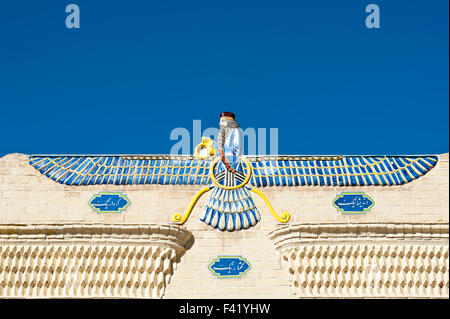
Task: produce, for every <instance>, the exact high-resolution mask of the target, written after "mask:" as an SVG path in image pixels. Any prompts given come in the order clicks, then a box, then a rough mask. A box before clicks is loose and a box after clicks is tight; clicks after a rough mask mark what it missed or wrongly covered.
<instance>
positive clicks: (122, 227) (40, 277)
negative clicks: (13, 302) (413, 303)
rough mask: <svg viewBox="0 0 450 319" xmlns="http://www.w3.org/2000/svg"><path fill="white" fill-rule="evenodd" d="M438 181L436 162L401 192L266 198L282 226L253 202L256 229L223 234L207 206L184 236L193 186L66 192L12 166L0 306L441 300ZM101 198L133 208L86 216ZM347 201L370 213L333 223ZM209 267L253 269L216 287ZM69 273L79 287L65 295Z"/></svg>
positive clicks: (1, 191)
mask: <svg viewBox="0 0 450 319" xmlns="http://www.w3.org/2000/svg"><path fill="white" fill-rule="evenodd" d="M448 172H449V161H448V154H443V155H440V156H439V161H438V163H437V165H436V167H434V168H433V169H432V170H431V171H430V172H428V173H427V174H426V175H425V176H422V177H420V178H419V179H416V180H414V181H412V182H410V183H407V184H405V185H402V186H364V187H329V186H302V187H270V188H265V189H264V193H265V194H266V195H267V197H268V198H269V199H270V201H271V203H272V205H273V207H274V208H275V210H276V211H277V212H278V211H279V212H281V211H288V212H289V213H290V214H291V220H290V221H289V224H288V225H284V224H283V225H282V224H279V223H278V222H277V221H276V220H275V219H274V218H273V217H272V215H271V214H270V212H269V210H268V209H267V207H266V205H265V203H264V202H263V200H262V199H260V198H255V203H256V206H257V207H258V208H259V210H260V212H261V215H262V220H261V222H259V223H258V224H257V225H256V226H255V227H253V228H251V229H248V230H242V231H235V232H221V231H218V230H215V229H212V228H211V227H209V226H207V225H205V224H204V223H202V222H201V221H200V220H199V219H198V216H199V215H200V213H201V207H202V206H203V203H204V202H205V198H201V199H200V200H199V202H198V204H197V206H196V207H195V208H194V210H193V212H192V214H191V217H190V218H189V219H188V220H187V222H186V223H185V224H184V225H183V226H181V227H179V226H177V225H174V224H173V223H171V222H170V221H171V218H172V215H173V214H174V213H177V212H179V213H182V212H183V211H184V210H185V208H186V206H187V205H188V204H189V202H190V200H191V199H192V197H193V196H194V195H195V193H196V192H197V191H198V190H199V188H200V187H198V186H187V185H186V186H178V185H176V186H170V185H167V186H161V185H96V186H67V185H62V184H58V183H56V182H54V181H52V180H51V179H49V178H47V177H45V176H43V175H41V174H40V173H39V172H38V171H37V170H36V169H34V168H33V167H31V166H30V165H29V164H28V156H27V155H23V154H10V155H7V156H4V157H3V158H1V159H0V297H7V298H10V297H107V298H114V297H127V298H161V297H163V298H187V297H188V298H299V297H300V298H301V297H330V296H331V297H433V298H434V297H448V290H449V283H448V222H449V220H448V219H449V188H448V187H449V176H448ZM101 191H113V192H122V193H124V194H126V196H127V197H128V198H129V200H130V201H131V205H130V206H129V207H128V208H127V209H126V211H124V212H121V213H118V214H114V213H96V212H94V211H93V210H92V208H91V207H90V206H89V205H88V202H89V200H90V199H91V198H92V196H93V195H95V194H97V193H99V192H101ZM345 191H347V192H355V191H358V192H365V193H366V194H367V195H369V196H370V197H371V198H372V199H373V200H374V201H375V205H374V206H373V207H372V208H371V210H370V211H368V212H367V213H365V214H351V215H350V214H342V213H340V212H338V211H337V210H336V208H335V207H334V206H333V205H332V203H331V202H332V200H333V199H334V198H335V197H336V195H337V194H339V193H341V192H345ZM112 228H114V229H115V230H114V231H112V230H111V229H112ZM446 234H447V235H446ZM218 255H242V256H244V257H245V258H246V259H247V260H248V261H249V262H250V263H251V267H252V268H251V270H250V271H249V272H248V273H247V274H246V275H245V276H243V277H241V278H228V279H219V278H217V277H215V276H213V275H212V274H211V272H210V271H209V269H208V264H209V263H210V261H211V260H212V259H213V258H215V257H216V256H218ZM343 256H347V257H345V258H344V257H343ZM346 258H347V259H346ZM367 258H369V259H370V258H372V259H370V260H371V261H370V262H366V261H365V260H367ZM342 263H344V264H342ZM74 265H75V269H76V271H77V273H78V274H79V279H80V278H81V279H80V280H79V281H78V282H77V283H78V284H72V286H70V285H66V283H67V282H69V279H70V278H69V279H68V277H67V276H69V275H70V274H71V272H70V271H71V270H70V271H68V270H67V269H72V268H73V267H74ZM160 265H162V266H160ZM175 265H177V267H176V270H175ZM127 266H128V268H127ZM50 267H54V269H59V271H58V270H57V271H56V272H55V271H53V272H52V271H50V270H49V269H50ZM126 268H127V271H128V272H126V271H125V269H126ZM372 268H373V269H372ZM52 269H53V268H52ZM64 269H66V270H64ZM102 269H103V270H102ZM308 269H309V271H307V270H308ZM345 269H346V270H347V271H345ZM374 269H378V270H379V277H377V274H376V271H375V270H374ZM383 269H384V270H383ZM392 269H393V270H392ZM364 272H367V273H364ZM363 273H364V274H363ZM106 274H107V275H106ZM371 276H372V277H371ZM377 278H378V279H377ZM380 278H381V279H380ZM72 282H73V280H72ZM33 285H34V286H33ZM327 285H328V286H327ZM377 285H379V286H377ZM36 287H37V288H36ZM377 287H378V288H377Z"/></svg>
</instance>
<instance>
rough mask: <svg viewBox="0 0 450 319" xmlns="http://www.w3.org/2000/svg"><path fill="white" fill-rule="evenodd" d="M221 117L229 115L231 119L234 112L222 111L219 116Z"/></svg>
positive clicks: (233, 117)
mask: <svg viewBox="0 0 450 319" xmlns="http://www.w3.org/2000/svg"><path fill="white" fill-rule="evenodd" d="M222 117H231V118H232V119H233V120H234V119H235V116H234V113H232V112H222V113H220V118H222Z"/></svg>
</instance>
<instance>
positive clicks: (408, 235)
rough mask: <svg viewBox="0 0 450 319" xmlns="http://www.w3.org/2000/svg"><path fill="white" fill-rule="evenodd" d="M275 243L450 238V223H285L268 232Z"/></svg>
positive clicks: (277, 246) (287, 244)
mask: <svg viewBox="0 0 450 319" xmlns="http://www.w3.org/2000/svg"><path fill="white" fill-rule="evenodd" d="M268 236H269V238H270V239H272V241H273V243H274V245H275V247H276V248H277V249H281V248H283V247H284V246H291V245H295V244H296V243H309V242H326V241H333V242H336V241H337V240H338V241H339V242H342V243H344V242H354V241H357V242H359V243H362V242H373V241H378V242H382V241H391V240H402V241H410V240H411V241H426V242H435V241H442V240H444V241H447V243H448V239H449V224H448V223H420V224H419V223H417V224H415V223H301V224H292V225H283V226H281V227H279V228H277V229H276V230H274V231H272V232H270V233H269V234H268Z"/></svg>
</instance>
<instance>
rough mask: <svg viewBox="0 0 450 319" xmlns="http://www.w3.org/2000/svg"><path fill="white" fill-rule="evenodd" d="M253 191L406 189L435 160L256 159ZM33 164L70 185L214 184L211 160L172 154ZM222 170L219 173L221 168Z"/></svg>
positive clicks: (44, 158) (47, 158)
mask: <svg viewBox="0 0 450 319" xmlns="http://www.w3.org/2000/svg"><path fill="white" fill-rule="evenodd" d="M249 161H250V163H251V165H252V169H253V174H252V177H251V179H250V183H251V184H252V185H253V186H257V187H264V186H313V185H318V186H372V185H375V186H377V185H379V186H383V185H402V184H405V183H408V182H411V181H412V180H415V179H417V178H419V177H421V176H422V175H424V174H426V173H427V172H428V171H430V170H431V169H432V168H433V167H434V166H435V165H436V163H437V161H438V158H437V157H436V156H343V157H313V156H309V157H299V156H252V157H249ZM29 163H30V165H31V166H33V167H34V168H35V169H37V170H38V171H39V172H41V173H42V174H43V175H45V176H47V177H48V178H51V179H52V180H54V181H56V182H59V183H61V184H65V185H74V186H77V185H101V184H111V185H140V184H158V185H209V184H210V183H211V180H210V178H209V167H210V164H211V161H205V160H197V159H194V158H193V157H192V156H169V155H161V156H159V155H148V156H141V155H136V156H132V155H115V156H103V155H102V156H85V155H68V156H64V155H62V156H59V155H31V156H30V158H29ZM216 169H217V168H216Z"/></svg>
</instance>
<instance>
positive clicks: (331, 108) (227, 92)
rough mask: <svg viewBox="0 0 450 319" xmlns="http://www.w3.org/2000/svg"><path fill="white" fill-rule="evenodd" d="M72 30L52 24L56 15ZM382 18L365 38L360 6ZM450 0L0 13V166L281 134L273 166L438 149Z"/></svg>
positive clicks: (18, 6)
mask: <svg viewBox="0 0 450 319" xmlns="http://www.w3.org/2000/svg"><path fill="white" fill-rule="evenodd" d="M70 3H76V4H78V5H79V6H80V10H81V28H80V29H72V30H70V29H67V28H66V27H65V18H66V16H67V13H65V7H66V5H68V4H70ZM370 3H376V4H378V5H379V7H380V9H381V28H380V29H367V28H366V27H365V24H364V21H365V17H366V15H367V13H365V7H366V5H368V4H370ZM448 6H449V3H448V0H434V1H425V0H421V1H418V0H414V1H413V0H405V1H399V0H389V1H380V0H366V1H359V0H358V1H356V0H355V1H352V0H348V1H334V0H326V1H324V0H318V1H312V0H311V1H299V0H292V1H283V0H280V1H273V0H272V1H264V0H258V1H247V0H246V1H242V0H241V1H234V0H229V1H217V0H204V1H197V0H194V1H181V0H177V1H175V0H169V1H149V0H142V1H136V0H128V1H105V0H95V1H93V0H89V1H88V0H68V1H62V0H45V1H31V0H30V1H3V2H2V3H1V4H0V61H1V62H0V108H1V113H0V114H1V115H0V116H1V117H0V119H1V122H0V137H1V140H0V156H1V155H4V154H7V153H12V152H21V153H27V154H31V153H88V154H90V153H96V154H98V153H108V154H111V153H122V154H123V153H145V154H153V153H168V152H169V150H170V148H171V146H172V145H173V144H174V143H175V142H174V141H170V140H169V134H170V132H171V130H172V129H173V128H175V127H185V128H188V129H190V128H192V120H194V119H201V120H202V124H203V126H204V127H211V126H217V124H218V115H219V113H220V112H221V111H224V110H227V111H233V112H235V113H236V114H237V117H238V122H239V124H240V125H241V126H242V127H244V128H245V127H250V126H251V127H255V128H257V127H266V128H270V127H278V128H279V153H281V154H429V153H443V152H448V150H449V135H448V134H449V91H448V86H449V51H448V48H449V42H448V37H449V34H448V25H449V20H448V12H449V8H448Z"/></svg>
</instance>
